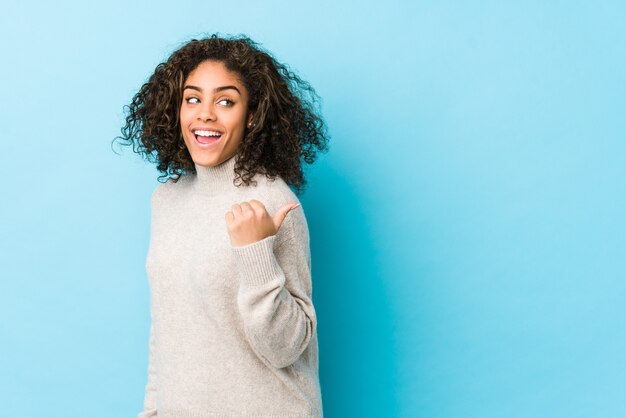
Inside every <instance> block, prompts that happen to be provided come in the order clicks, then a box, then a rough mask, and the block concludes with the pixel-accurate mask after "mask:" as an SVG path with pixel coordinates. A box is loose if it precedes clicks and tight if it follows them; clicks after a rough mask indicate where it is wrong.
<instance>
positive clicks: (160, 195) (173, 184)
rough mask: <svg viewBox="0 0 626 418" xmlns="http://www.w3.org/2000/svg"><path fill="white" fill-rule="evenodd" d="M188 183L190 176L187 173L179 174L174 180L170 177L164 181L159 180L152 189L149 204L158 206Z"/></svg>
mask: <svg viewBox="0 0 626 418" xmlns="http://www.w3.org/2000/svg"><path fill="white" fill-rule="evenodd" d="M189 184H191V176H190V175H188V174H183V175H181V176H180V177H179V178H178V180H176V181H174V180H173V179H172V178H168V179H167V180H166V181H164V182H159V184H157V185H156V187H155V188H154V190H153V191H152V195H151V197H150V204H151V206H153V207H155V206H158V205H159V204H161V203H163V201H165V200H168V199H171V198H172V197H174V196H175V194H176V193H178V192H180V191H181V190H183V189H186V188H187V186H189Z"/></svg>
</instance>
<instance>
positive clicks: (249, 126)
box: [246, 113, 255, 128]
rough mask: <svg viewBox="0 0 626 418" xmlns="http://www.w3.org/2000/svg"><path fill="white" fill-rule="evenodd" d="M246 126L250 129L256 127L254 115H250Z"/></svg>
mask: <svg viewBox="0 0 626 418" xmlns="http://www.w3.org/2000/svg"><path fill="white" fill-rule="evenodd" d="M246 125H247V126H248V128H252V127H254V125H255V122H254V115H253V114H252V113H250V114H249V115H248V121H247V122H246Z"/></svg>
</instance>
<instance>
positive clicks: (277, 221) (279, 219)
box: [272, 203, 300, 231]
mask: <svg viewBox="0 0 626 418" xmlns="http://www.w3.org/2000/svg"><path fill="white" fill-rule="evenodd" d="M298 206H300V203H287V204H286V205H285V206H283V207H282V208H280V209H278V211H277V212H276V213H275V214H274V216H272V219H273V220H274V226H275V227H276V231H278V229H279V228H280V226H281V225H282V223H283V221H284V220H285V217H286V216H287V214H288V213H289V212H290V211H291V210H292V209H295V208H297V207H298Z"/></svg>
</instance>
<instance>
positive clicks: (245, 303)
mask: <svg viewBox="0 0 626 418" xmlns="http://www.w3.org/2000/svg"><path fill="white" fill-rule="evenodd" d="M292 216H293V217H292ZM283 227H284V228H285V227H286V229H287V231H285V234H284V237H283V238H284V241H283V242H279V241H278V236H279V235H281V234H277V235H270V236H269V237H266V238H264V239H262V240H260V241H256V242H254V243H252V244H248V245H245V246H241V247H234V246H233V247H232V249H233V252H234V255H235V263H236V265H237V269H238V274H239V279H240V286H239V293H238V296H237V303H238V307H239V312H240V314H241V317H242V319H243V323H244V329H245V333H246V337H247V339H248V342H249V343H250V346H251V347H252V349H253V351H254V352H255V353H256V354H257V355H258V356H259V357H260V358H262V359H264V360H265V361H266V362H269V363H270V364H271V365H272V366H273V367H276V368H283V367H287V366H289V365H291V364H293V363H294V362H295V361H296V360H297V359H298V357H300V355H301V354H302V353H303V352H304V350H305V349H306V348H307V346H308V344H309V342H310V340H311V337H312V336H313V335H314V333H315V330H316V326H317V320H316V315H315V309H314V307H313V302H312V299H311V296H312V294H311V293H312V292H311V255H310V250H309V235H308V228H307V225H306V219H305V218H304V214H303V211H302V209H299V210H293V211H292V212H291V214H290V215H289V216H287V218H286V220H285V224H284V225H283Z"/></svg>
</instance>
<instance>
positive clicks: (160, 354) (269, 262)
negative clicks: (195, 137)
mask: <svg viewBox="0 0 626 418" xmlns="http://www.w3.org/2000/svg"><path fill="white" fill-rule="evenodd" d="M235 158H236V156H235V157H232V158H230V159H229V160H227V161H225V162H224V163H222V164H220V165H219V166H216V167H204V166H199V165H196V170H197V174H195V175H194V174H186V175H183V176H181V177H180V179H179V180H178V182H176V183H174V182H173V181H171V180H169V181H167V182H166V183H162V184H159V185H158V186H157V188H156V189H155V191H154V193H153V195H152V200H151V208H152V215H151V229H150V246H149V250H148V255H147V258H146V271H147V274H148V281H149V284H150V314H151V325H150V341H149V347H150V351H149V363H148V378H147V384H146V387H145V398H144V410H143V411H142V412H140V413H139V415H138V418H149V417H159V418H183V417H184V418H204V417H207V418H208V417H212V418H214V417H232V418H235V417H237V418H243V417H250V418H252V417H255V418H262V417H264V418H270V417H271V418H279V417H280V418H291V417H293V418H296V417H298V418H300V417H315V418H317V417H322V398H321V391H320V385H319V377H318V343H317V320H316V315H315V309H314V307H313V303H312V287H311V255H310V247H309V231H308V226H307V222H306V218H305V215H304V211H303V208H302V206H300V207H298V208H296V209H293V210H291V211H290V212H289V213H288V214H287V216H286V218H285V219H284V221H283V223H282V225H281V227H280V229H279V231H278V233H277V234H276V235H272V236H269V237H267V238H265V239H263V240H260V241H257V242H254V243H251V244H248V245H245V246H241V247H235V246H232V244H231V243H230V236H229V235H228V230H227V227H226V221H225V214H226V212H227V211H228V210H230V208H231V206H232V205H233V204H235V203H241V202H243V201H248V200H251V199H257V200H259V201H261V202H262V203H263V204H264V205H265V207H266V208H267V210H268V212H269V213H270V215H273V214H274V213H275V212H276V211H277V210H278V209H279V208H281V207H282V206H283V205H285V204H287V203H290V202H299V200H298V198H297V197H296V195H295V194H294V193H293V192H292V191H291V189H290V188H289V187H288V185H287V184H286V183H285V182H284V180H282V179H281V178H280V177H278V178H276V180H275V181H273V182H272V181H271V180H269V179H267V177H265V176H264V175H259V174H257V175H256V176H255V180H256V181H257V185H256V186H255V185H254V184H252V185H250V186H243V185H242V186H239V187H238V186H235V185H234V184H233V179H234V177H235V174H234V166H235Z"/></svg>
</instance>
